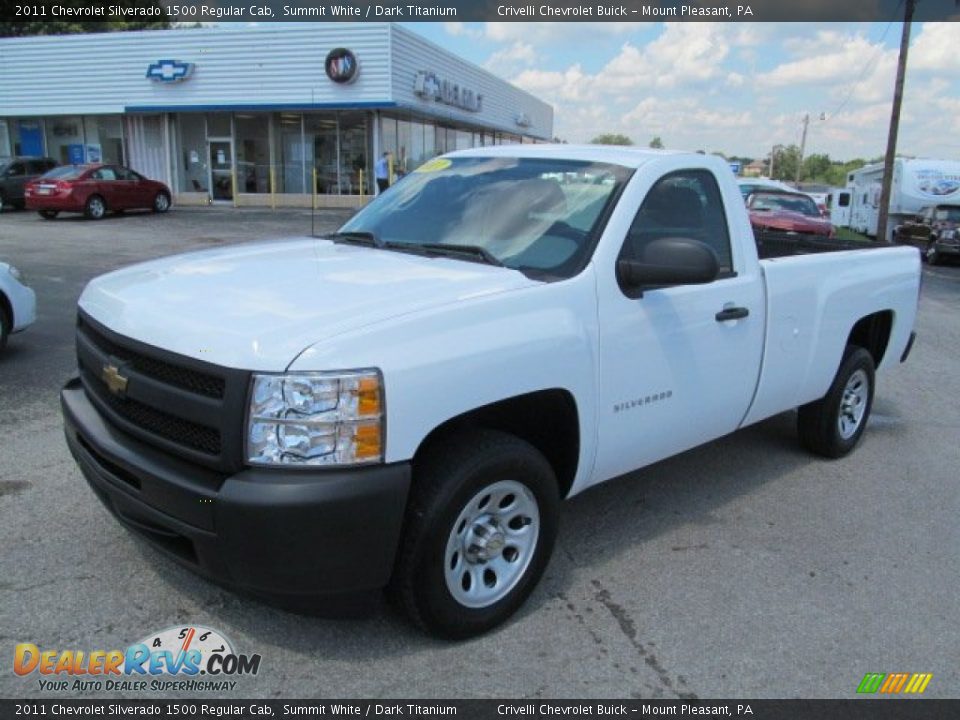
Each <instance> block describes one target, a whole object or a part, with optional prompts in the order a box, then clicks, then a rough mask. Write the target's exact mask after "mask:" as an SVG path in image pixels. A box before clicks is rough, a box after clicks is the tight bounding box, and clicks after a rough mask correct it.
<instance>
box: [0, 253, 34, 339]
mask: <svg viewBox="0 0 960 720" xmlns="http://www.w3.org/2000/svg"><path fill="white" fill-rule="evenodd" d="M36 317H37V298H36V295H35V294H34V292H33V290H31V289H30V288H29V287H27V286H26V285H25V284H24V282H23V276H22V275H21V274H20V271H19V270H17V268H15V267H14V266H13V265H9V264H7V263H5V262H2V261H0V350H2V349H3V347H4V346H5V345H6V344H7V338H8V337H10V335H12V334H13V333H17V332H20V331H21V330H26V329H27V328H28V327H30V325H32V324H33V322H34V320H36Z"/></svg>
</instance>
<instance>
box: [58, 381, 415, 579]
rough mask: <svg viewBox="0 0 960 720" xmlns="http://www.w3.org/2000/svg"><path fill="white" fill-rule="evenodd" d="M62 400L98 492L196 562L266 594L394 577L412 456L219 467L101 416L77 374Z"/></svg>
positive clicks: (174, 552)
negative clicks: (223, 471)
mask: <svg viewBox="0 0 960 720" xmlns="http://www.w3.org/2000/svg"><path fill="white" fill-rule="evenodd" d="M60 401H61V407H62V409H63V419H64V430H65V432H66V438H67V445H68V446H69V448H70V452H71V454H72V455H73V457H74V458H75V459H76V461H77V463H78V464H79V466H80V469H81V470H82V472H83V475H84V477H85V478H86V479H87V482H88V483H89V484H90V487H91V488H93V490H94V492H95V493H96V495H97V497H99V498H100V500H101V501H102V502H103V503H104V505H106V507H107V508H108V509H109V510H110V511H111V512H112V513H113V514H114V516H115V517H116V518H117V519H118V520H119V521H120V522H121V523H122V524H123V525H125V526H126V527H127V528H128V529H130V530H132V531H133V532H135V533H137V534H138V535H140V536H141V537H144V538H146V539H147V540H148V541H150V542H151V543H152V544H153V545H154V546H155V547H157V548H158V549H160V550H162V551H163V552H165V553H166V554H167V555H169V556H171V557H173V558H174V559H176V560H178V561H179V562H181V563H183V564H184V565H187V566H188V567H190V568H192V569H193V570H195V571H196V572H198V573H200V574H202V575H204V576H206V577H209V578H211V579H213V580H215V581H217V582H220V583H222V584H224V585H228V586H231V587H236V588H239V589H243V590H247V591H250V592H252V593H255V594H258V595H266V596H272V597H276V596H314V595H316V596H322V595H335V594H340V593H353V592H362V591H366V590H373V589H377V588H380V587H383V586H384V585H386V583H387V581H388V580H389V579H390V574H391V572H392V570H393V562H394V556H395V554H396V549H397V545H398V542H399V538H400V529H401V523H402V520H403V514H404V508H405V506H406V498H407V492H408V490H409V486H410V465H409V463H397V464H392V465H379V466H370V467H364V468H357V469H350V470H302V469H293V468H279V469H276V470H274V469H261V468H253V469H247V470H243V471H241V472H239V473H237V474H235V475H231V476H228V477H225V478H224V477H222V476H218V475H216V474H215V473H214V472H212V471H210V470H207V469H205V468H202V467H199V466H197V465H195V464H191V463H188V462H186V461H183V460H181V459H179V458H176V457H173V456H171V455H169V454H167V453H164V452H161V451H159V450H157V449H156V448H154V447H152V446H150V445H148V444H146V443H143V442H141V441H139V440H137V439H135V438H132V437H131V436H129V435H127V434H126V433H123V432H122V431H120V430H117V429H116V428H114V427H112V426H110V425H108V424H107V423H106V422H104V419H103V417H102V416H101V415H100V414H99V413H98V412H97V410H96V408H95V407H94V406H93V405H92V404H91V403H90V401H89V400H88V399H87V396H86V393H85V392H84V390H83V387H82V385H81V384H80V381H79V379H76V378H75V379H73V380H71V381H70V382H68V383H67V385H66V386H65V387H64V389H63V391H62V392H61V394H60Z"/></svg>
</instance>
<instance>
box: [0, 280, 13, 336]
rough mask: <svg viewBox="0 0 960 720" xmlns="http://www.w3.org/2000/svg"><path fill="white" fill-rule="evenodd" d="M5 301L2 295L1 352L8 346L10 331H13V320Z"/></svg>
mask: <svg viewBox="0 0 960 720" xmlns="http://www.w3.org/2000/svg"><path fill="white" fill-rule="evenodd" d="M5 300H6V298H5V297H4V296H3V294H2V293H0V350H3V348H4V347H5V346H6V344H7V338H8V337H9V336H10V331H11V330H13V318H11V317H10V316H9V314H8V313H7V308H6V302H5Z"/></svg>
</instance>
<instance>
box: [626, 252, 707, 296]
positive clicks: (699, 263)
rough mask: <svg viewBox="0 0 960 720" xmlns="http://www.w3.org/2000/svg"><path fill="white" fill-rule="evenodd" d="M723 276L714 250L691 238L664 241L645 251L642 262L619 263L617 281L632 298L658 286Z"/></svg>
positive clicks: (695, 283) (703, 281)
mask: <svg viewBox="0 0 960 720" xmlns="http://www.w3.org/2000/svg"><path fill="white" fill-rule="evenodd" d="M719 273H720V263H719V261H718V260H717V255H716V253H715V252H714V251H713V249H712V248H711V247H709V246H708V245H706V244H705V243H702V242H700V241H699V240H693V239H691V238H680V237H666V238H660V239H658V240H654V241H653V242H651V243H650V244H648V245H647V246H646V248H644V250H643V256H642V258H641V259H640V260H628V259H625V258H624V259H621V260H618V261H617V282H619V283H620V287H621V288H623V291H624V292H625V293H626V294H627V295H628V296H629V297H639V296H640V295H641V294H642V293H643V291H644V290H645V289H652V288H655V287H663V286H667V285H699V284H704V283H709V282H713V281H714V280H716V279H717V275H719Z"/></svg>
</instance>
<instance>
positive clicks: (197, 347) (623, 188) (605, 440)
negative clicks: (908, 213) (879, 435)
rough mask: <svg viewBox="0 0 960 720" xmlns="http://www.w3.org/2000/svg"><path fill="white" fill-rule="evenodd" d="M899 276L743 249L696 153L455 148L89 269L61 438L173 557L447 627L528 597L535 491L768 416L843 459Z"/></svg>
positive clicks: (539, 529) (725, 170) (903, 290)
mask: <svg viewBox="0 0 960 720" xmlns="http://www.w3.org/2000/svg"><path fill="white" fill-rule="evenodd" d="M561 178H563V179H564V180H565V182H564V181H561ZM919 282H920V260H919V257H918V254H917V252H916V250H914V249H912V248H904V247H880V248H875V249H864V250H855V251H840V252H822V253H818V254H808V255H798V256H784V257H779V258H777V259H771V260H759V259H758V256H757V248H756V245H755V242H754V238H753V235H752V233H751V229H750V220H749V217H748V214H747V211H746V208H745V206H744V203H743V200H742V197H741V195H740V193H739V192H738V190H737V186H736V183H735V181H734V178H733V176H732V175H731V173H730V169H729V166H728V165H727V163H726V162H725V161H724V160H723V159H722V158H719V157H715V156H709V155H699V154H694V153H665V152H656V151H651V150H641V149H633V148H630V149H628V148H615V147H604V146H583V147H577V146H569V145H509V146H507V145H502V146H496V147H482V148H475V149H472V150H465V151H460V152H456V153H451V154H449V155H445V156H442V157H440V158H437V159H434V160H432V161H430V162H428V163H427V164H426V165H424V166H422V167H421V168H419V169H418V170H415V171H413V172H411V173H409V174H408V175H407V176H406V177H405V178H404V180H403V182H400V183H397V184H396V185H394V186H393V187H391V188H390V190H389V192H385V193H383V194H381V195H380V196H378V197H377V198H376V199H375V200H373V202H371V203H370V204H369V205H367V206H366V207H365V208H364V209H363V210H361V211H360V212H359V213H357V214H356V215H355V216H353V218H352V219H351V220H350V221H348V222H347V223H346V224H345V225H344V226H343V227H342V228H341V229H340V231H339V232H336V233H332V234H330V235H328V236H325V237H322V238H314V237H303V238H293V239H289V240H285V241H276V240H274V241H271V242H268V243H259V244H250V245H244V246H236V247H230V248H220V249H216V250H207V251H202V252H198V253H192V254H187V255H180V256H176V257H171V258H165V259H160V260H155V261H152V262H149V263H145V264H141V265H134V266H131V267H128V268H124V269H121V270H118V271H115V272H112V273H109V274H107V275H104V276H102V277H99V278H96V279H94V280H92V281H91V282H90V283H89V284H88V285H87V287H86V288H85V289H84V291H83V293H82V295H81V297H80V299H79V307H78V318H77V335H76V342H77V358H78V365H79V370H78V375H77V377H75V378H74V379H72V380H70V381H69V382H68V383H67V385H66V386H65V387H64V389H63V391H62V393H61V404H62V409H63V418H64V425H65V426H64V429H65V436H66V441H67V444H68V446H69V448H70V451H71V453H72V454H73V456H74V458H75V459H76V461H77V463H78V465H79V467H80V469H81V471H82V473H83V475H84V477H85V478H86V480H87V482H88V483H89V485H90V486H91V488H92V489H93V491H94V492H95V494H96V496H97V497H98V498H99V499H100V500H101V501H102V502H103V503H104V504H105V506H106V507H107V508H108V509H109V510H110V511H111V512H112V513H113V514H114V516H115V517H116V519H117V520H118V521H119V522H120V523H122V524H123V525H124V526H125V527H127V528H128V529H129V530H130V531H131V532H133V533H136V534H138V535H140V536H141V537H143V538H146V539H147V540H148V541H150V542H151V543H152V544H153V545H154V546H156V547H157V548H158V549H159V550H161V551H163V552H165V553H167V554H168V555H169V556H170V557H172V558H174V559H176V560H177V561H179V562H181V563H183V564H184V565H185V566H187V567H189V568H191V569H193V570H194V571H196V572H199V573H201V574H204V575H206V576H208V577H210V578H213V579H214V580H216V581H218V582H221V583H223V584H225V585H228V586H233V587H237V588H240V589H242V590H244V591H246V592H248V593H253V594H256V595H260V596H264V597H267V598H276V597H277V596H278V595H279V596H284V597H287V598H289V597H294V598H296V603H297V604H299V605H300V606H301V607H302V605H303V604H304V603H305V602H308V601H310V599H311V598H315V597H317V596H322V595H324V594H335V593H356V592H361V591H370V590H375V589H379V588H382V587H384V586H386V587H387V588H388V589H389V592H390V594H391V596H392V597H394V598H395V600H396V601H397V602H398V603H399V605H400V606H401V607H403V608H404V609H405V610H406V612H407V613H408V614H409V616H410V617H411V618H412V619H413V620H414V621H415V622H416V623H417V624H419V625H420V626H421V627H423V628H425V629H427V630H428V631H430V632H432V633H436V634H438V635H443V636H447V637H459V638H462V637H467V636H471V635H476V634H478V633H481V632H484V631H486V630H489V629H491V628H492V627H494V626H496V625H497V624H499V623H501V622H503V621H504V620H506V619H507V618H508V617H509V616H510V615H511V614H512V613H513V612H514V611H516V610H517V608H519V607H520V605H521V604H522V603H523V601H524V600H525V598H526V597H527V596H528V595H529V594H530V592H531V591H532V590H533V588H534V586H535V585H536V584H537V582H538V580H539V579H540V577H541V575H542V574H543V572H544V569H545V568H546V566H547V563H548V561H549V559H550V554H551V551H552V549H553V546H554V540H555V537H556V534H557V531H558V517H559V508H560V501H561V499H563V498H567V497H570V496H573V495H576V494H578V493H580V492H582V491H584V490H586V489H587V488H589V487H591V486H594V485H597V484H599V483H601V482H604V481H607V480H609V479H611V478H614V477H617V476H620V475H622V474H624V473H627V472H630V471H632V470H635V469H636V468H639V467H643V466H646V465H649V464H651V463H655V462H657V461H659V460H661V459H663V458H666V457H669V456H671V455H675V454H677V453H680V452H683V451H684V450H687V449H689V448H692V447H695V446H697V445H700V444H702V443H705V442H708V441H710V440H713V439H714V438H717V437H720V436H722V435H725V434H727V433H731V432H733V431H735V430H737V429H738V428H741V427H744V426H746V425H750V424H752V423H756V422H758V421H760V420H763V419H765V418H768V417H770V416H772V415H775V414H777V413H781V412H783V411H785V410H790V409H792V408H796V407H799V413H798V416H797V427H798V432H799V436H800V440H801V441H802V443H803V444H804V445H805V446H806V447H807V448H808V449H810V450H811V451H812V452H814V453H816V454H819V455H821V456H825V457H829V458H838V457H841V456H844V455H846V454H847V453H850V452H851V451H852V450H853V449H854V447H855V446H856V444H857V442H858V441H859V439H860V437H861V436H862V434H863V432H864V429H865V428H866V426H867V421H868V418H869V416H870V409H871V405H872V401H873V397H874V383H875V370H877V369H885V368H890V367H894V366H896V365H897V364H898V363H900V362H903V361H904V360H905V359H906V357H907V354H908V353H909V350H910V347H911V344H912V342H913V325H914V320H915V317H916V311H917V299H918V293H919ZM704 472H705V473H709V469H705V470H704ZM798 512H802V509H798ZM91 532H95V531H91ZM638 582H639V580H638Z"/></svg>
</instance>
